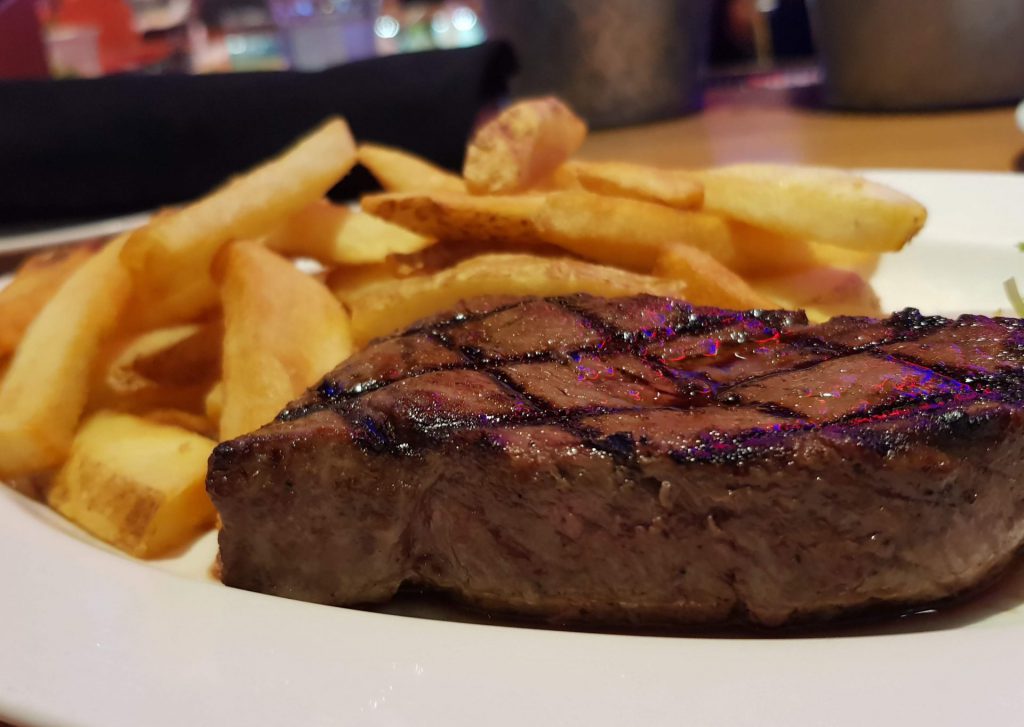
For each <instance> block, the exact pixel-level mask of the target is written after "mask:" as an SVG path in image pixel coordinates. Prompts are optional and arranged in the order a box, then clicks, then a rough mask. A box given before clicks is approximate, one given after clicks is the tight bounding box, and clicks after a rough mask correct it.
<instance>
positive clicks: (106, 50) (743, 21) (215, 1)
mask: <svg viewBox="0 0 1024 727" xmlns="http://www.w3.org/2000/svg"><path fill="white" fill-rule="evenodd" d="M1022 34H1024V3H1021V2H1019V0H940V1H933V0H865V1H864V2H857V3H854V2H848V1H846V0H807V1H806V2H805V0H649V1H648V2H643V3H636V2H629V1H628V0H547V1H545V0H516V1H512V0H445V1H444V2H437V1H435V2H423V1H417V2H403V1H402V0H0V159H3V161H4V165H5V167H6V170H7V173H6V174H4V175H2V176H0V221H2V222H3V223H5V224H6V225H8V226H10V225H29V226H31V225H33V224H52V223H53V222H54V221H61V220H81V219H90V218H100V217H104V216H110V215H118V214H126V213H130V212H138V211H143V210H152V209H154V208H156V207H159V206H160V205H163V204H169V203H174V202H178V201H181V200H185V199H189V198H192V197H195V196H196V195H198V194H201V193H203V192H204V191H206V190H208V189H209V188H211V187H212V186H214V185H215V184H216V183H217V181H219V180H220V179H223V178H224V177H225V176H227V175H229V174H230V173H232V172H234V171H236V170H237V169H240V168H244V167H246V166H249V165H251V164H253V163H255V162H256V161H258V160H260V159H263V158H265V157H266V156H267V155H268V154H270V153H273V152H274V151H276V150H278V149H281V148H283V147H284V146H285V145H286V144H287V143H288V142H289V141H290V140H292V139H294V138H295V137H296V136H298V135H299V134H301V133H302V132H303V131H304V130H305V129H308V128H309V127H311V126H312V125H314V124H316V123H317V122H318V121H319V120H321V119H323V118H324V117H326V116H328V115H330V114H334V113H341V114H344V115H345V116H346V118H348V120H349V122H350V124H351V125H352V127H353V129H354V131H355V133H356V135H357V137H358V138H364V139H368V140H373V141H379V142H383V143H388V144H393V145H396V146H401V147H403V148H407V149H409V150H411V151H414V152H417V153H420V154H422V155H424V156H426V157H428V158H430V159H432V160H434V161H436V162H438V163H440V164H442V165H444V166H447V167H449V168H453V169H457V168H459V165H460V164H461V162H462V155H463V153H464V147H465V140H466V138H467V137H468V136H469V134H470V132H471V130H472V129H473V128H474V126H475V125H476V124H478V123H479V121H480V119H481V118H485V117H486V115H487V114H489V113H492V112H493V110H494V109H495V108H497V107H499V106H500V104H501V103H503V102H504V101H506V100H507V99H508V98H510V97H512V96H523V95H537V94H544V93H554V94H557V95H559V96H561V97H562V98H564V99H565V100H567V101H568V102H569V104H570V105H571V106H572V107H573V108H574V109H575V110H576V111H577V112H578V113H580V114H581V115H582V116H583V117H584V118H586V120H587V121H588V123H589V125H590V127H591V129H592V131H597V132H598V133H594V134H591V136H590V137H589V138H588V141H587V144H586V145H585V146H584V148H583V150H582V152H581V154H582V156H583V157H591V158H628V159H632V160H635V161H639V162H654V163H658V164H660V165H678V166H696V165H708V164H718V163H723V162H729V161H738V160H780V161H790V162H804V163H819V164H835V165H839V166H847V167H861V168H865V167H904V168H907V167H937V168H945V169H957V168H971V169H990V170H1000V171H1006V170H1020V169H1021V168H1022V164H1024V156H1022V154H1021V148H1022V146H1024V144H1022V143H1021V140H1022V139H1024V137H1021V136H1019V132H1018V130H1017V128H1015V126H1016V125H1015V122H1014V115H1013V111H1012V107H1013V104H1015V103H1017V102H1019V101H1020V100H1021V98H1024V45H1022V44H1021V42H1020V38H1021V37H1022ZM226 139H230V143H227V144H226V143H224V141H225V140H226ZM967 147H970V148H969V150H968V148H967ZM53 159H61V160H62V164H61V165H60V167H59V168H58V167H57V166H56V165H54V164H50V163H48V162H47V161H46V160H53ZM98 168H102V169H103V170H104V173H103V174H102V175H97V174H96V170H97V169H98ZM155 169H159V170H160V173H159V174H153V173H152V170H155ZM370 185H372V180H371V179H370V178H369V176H368V175H360V174H355V175H353V176H352V177H351V178H350V179H349V180H347V181H346V183H345V184H344V185H342V187H340V188H339V189H336V190H335V192H334V194H333V196H335V197H342V198H344V197H351V196H352V195H353V194H354V193H355V192H357V191H360V190H362V189H365V188H367V187H369V186H370Z"/></svg>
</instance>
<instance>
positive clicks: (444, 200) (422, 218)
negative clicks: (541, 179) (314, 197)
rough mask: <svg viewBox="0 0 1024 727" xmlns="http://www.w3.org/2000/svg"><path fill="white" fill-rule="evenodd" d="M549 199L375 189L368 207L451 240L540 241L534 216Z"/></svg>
mask: <svg viewBox="0 0 1024 727" xmlns="http://www.w3.org/2000/svg"><path fill="white" fill-rule="evenodd" d="M543 204H544V197H543V196H540V195H521V196H511V195H509V196H493V197H483V196H479V197H478V196H473V195H468V194H448V193H440V192H439V193H433V194H418V193H390V194H371V195H366V196H365V197H363V199H362V205H363V209H364V210H365V211H367V212H369V213H371V214H374V215H377V216H378V217H381V218H383V219H385V220H388V221H389V222H393V223H395V224H396V225H401V226H402V227H404V228H406V229H409V230H412V231H414V232H418V233H419V234H421V235H427V236H430V237H434V238H436V239H438V240H445V241H447V242H466V243H479V244H481V245H486V244H488V243H496V242H511V243H517V242H518V243H524V244H532V243H536V242H540V239H539V237H538V234H537V230H536V226H535V224H534V218H535V217H536V216H537V213H538V212H539V211H540V209H541V207H542V206H543Z"/></svg>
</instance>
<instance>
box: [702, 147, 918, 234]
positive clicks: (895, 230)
mask: <svg viewBox="0 0 1024 727" xmlns="http://www.w3.org/2000/svg"><path fill="white" fill-rule="evenodd" d="M695 175H696V177H697V178H698V179H699V180H700V181H701V182H702V183H703V184H704V207H705V208H706V209H708V210H709V211H712V212H718V213H719V214H722V215H725V216H727V217H730V218H732V219H736V220H740V221H741V222H746V223H748V224H751V225H755V226H757V227H761V228H763V229H765V230H769V231H771V232H774V233H777V234H780V235H784V236H787V237H792V238H797V239H803V240H814V241H816V242H821V243H827V244H830V245H835V246H838V247H849V248H853V249H855V250H861V251H868V252H885V251H891V250H899V249H900V248H901V247H903V245H905V244H906V243H907V241H908V240H910V238H911V237H913V236H914V235H915V234H916V233H917V232H918V230H920V229H921V227H922V226H923V225H924V221H925V217H926V215H927V213H926V211H925V208H924V207H922V206H921V205H920V204H919V203H918V202H916V201H915V200H913V199H911V198H910V197H908V196H906V195H904V194H902V193H900V192H897V191H896V190H894V189H891V188H889V187H886V186H884V185H881V184H877V183H875V182H870V181H868V180H867V179H864V178H863V177H859V176H857V175H855V174H851V173H849V172H845V171H842V170H840V169H830V168H824V167H806V166H786V165H781V164H738V165H735V166H727V167H720V168H717V169H706V170H703V171H700V172H695Z"/></svg>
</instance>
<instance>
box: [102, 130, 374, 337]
mask: <svg viewBox="0 0 1024 727" xmlns="http://www.w3.org/2000/svg"><path fill="white" fill-rule="evenodd" d="M354 164H355V142H354V141H353V140H352V135H351V134H350V133H349V130H348V125H347V124H346V123H345V122H344V121H343V120H342V119H337V118H336V119H332V120H330V121H328V122H327V123H326V124H324V125H323V126H321V127H320V128H319V129H317V130H316V131H314V132H313V133H312V134H310V135H308V136H306V137H305V138H303V139H302V140H300V141H299V142H298V143H296V144H295V145H294V146H292V147H291V148H290V149H288V150H287V151H285V152H284V153H283V154H281V155H280V156H279V157H277V158H276V159H272V160H270V161H268V162H265V163H264V164H262V165H261V166H259V167H257V168H256V169H254V170H252V171H250V172H249V173H248V174H245V175H243V176H240V177H237V178H236V179H234V180H232V181H231V182H229V183H228V184H226V185H225V186H223V187H221V188H220V189H218V190H216V191H214V192H212V193H210V194H208V195H207V196H205V197H203V198H202V199H200V200H198V201H196V202H194V203H192V204H190V205H189V206H187V207H185V208H184V209H182V210H180V211H178V212H174V213H172V214H167V215H163V216H161V217H159V218H157V219H154V220H153V221H152V222H150V223H149V224H148V225H146V226H145V227H143V228H141V229H140V230H137V231H136V232H134V233H133V234H132V235H131V237H130V238H129V240H128V243H127V244H126V245H125V248H124V252H123V253H122V257H123V258H124V262H125V265H127V267H128V268H129V269H130V270H131V271H132V273H133V277H134V278H135V280H136V283H137V284H136V300H135V301H134V302H133V305H132V311H133V313H134V316H133V322H134V323H135V325H137V326H139V327H144V328H152V327H156V326H160V325H167V324H168V323H175V322H181V321H187V320H191V319H193V318H195V317H196V316H197V315H199V314H200V313H202V312H203V311H205V310H207V309H209V308H212V307H213V306H214V305H216V302H217V290H216V287H215V286H214V283H213V280H212V279H211V277H210V264H211V261H212V260H213V257H214V255H216V253H217V250H218V249H219V248H220V247H221V246H222V245H224V244H225V243H226V242H229V241H230V240H235V239H243V238H249V237H258V236H261V235H265V234H267V233H269V232H270V231H271V230H272V229H273V228H275V227H277V226H278V225H280V224H281V223H282V222H284V221H285V220H286V219H288V217H290V216H292V215H294V214H295V213H296V212H298V211H299V210H301V209H303V208H304V207H307V206H308V205H310V204H312V203H313V202H315V201H316V200H318V199H320V198H321V197H323V196H324V194H325V193H326V192H327V190H329V189H330V188H331V187H333V186H334V185H335V183H337V181H338V180H339V179H341V178H342V177H343V176H344V175H345V174H346V173H347V172H348V170H349V169H351V168H352V166H353V165H354Z"/></svg>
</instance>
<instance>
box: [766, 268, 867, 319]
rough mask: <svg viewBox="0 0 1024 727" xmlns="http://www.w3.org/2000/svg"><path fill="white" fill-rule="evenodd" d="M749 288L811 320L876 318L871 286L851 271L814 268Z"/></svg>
mask: <svg viewBox="0 0 1024 727" xmlns="http://www.w3.org/2000/svg"><path fill="white" fill-rule="evenodd" d="M751 285H753V287H754V288H755V289H756V290H757V291H758V292H759V293H761V294H762V295H765V296H767V297H769V298H771V299H772V300H774V301H776V304H777V305H778V306H780V307H783V308H791V309H798V308H803V309H804V310H805V311H806V312H807V317H808V318H810V319H811V320H812V321H815V322H817V321H825V320H828V319H829V318H831V317H833V316H837V315H851V316H878V315H879V314H880V313H881V312H882V311H881V306H880V304H879V301H878V296H877V295H876V294H875V291H874V290H873V289H872V288H871V285H870V284H869V283H868V282H867V281H866V280H864V278H862V277H861V276H860V275H858V274H857V273H855V272H853V271H851V270H839V269H836V268H827V267H817V268H810V269H807V270H798V271H795V272H792V273H788V274H785V275H779V276H774V277H770V278H760V279H757V280H753V281H751Z"/></svg>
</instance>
